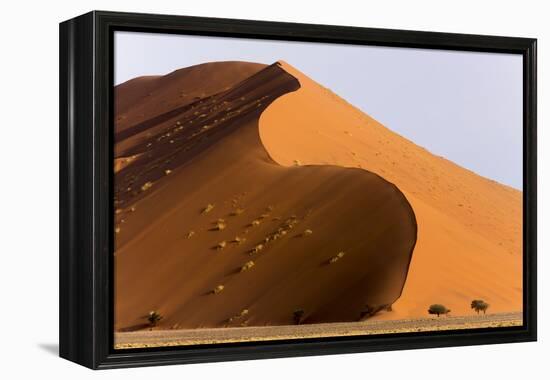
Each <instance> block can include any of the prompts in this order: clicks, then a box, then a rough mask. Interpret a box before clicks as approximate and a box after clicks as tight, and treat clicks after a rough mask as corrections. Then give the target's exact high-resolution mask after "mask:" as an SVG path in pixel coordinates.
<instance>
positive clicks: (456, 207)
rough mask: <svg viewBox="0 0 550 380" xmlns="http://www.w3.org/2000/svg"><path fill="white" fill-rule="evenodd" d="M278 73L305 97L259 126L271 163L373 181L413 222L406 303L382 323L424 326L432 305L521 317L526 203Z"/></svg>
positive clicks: (291, 98) (289, 100) (284, 101)
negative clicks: (486, 307) (402, 199)
mask: <svg viewBox="0 0 550 380" xmlns="http://www.w3.org/2000/svg"><path fill="white" fill-rule="evenodd" d="M280 64H281V66H282V68H283V69H284V70H286V71H287V72H288V73H290V74H292V75H293V76H294V77H296V78H297V79H298V80H299V81H300V85H301V87H300V89H299V90H297V91H295V92H292V93H289V94H286V95H284V96H282V97H280V98H278V99H277V100H275V101H274V103H273V104H272V105H271V106H270V107H269V108H268V109H267V110H266V111H265V112H264V113H263V114H262V116H261V118H260V136H261V139H262V143H263V145H264V146H265V147H266V149H267V151H268V153H269V155H270V157H271V158H272V159H273V160H274V161H276V162H277V163H279V164H281V165H284V166H287V167H289V166H292V165H293V164H294V162H296V160H298V161H299V162H301V163H302V164H304V165H318V164H333V165H340V166H346V167H354V168H363V169H366V170H368V171H370V172H373V173H377V174H379V175H380V176H382V177H384V178H385V179H386V180H388V181H390V182H392V183H394V184H395V185H396V186H397V187H398V188H399V189H400V190H401V191H402V192H403V193H404V194H405V195H406V197H407V199H408V201H409V202H410V203H411V205H412V207H413V210H414V212H415V214H416V218H417V222H418V242H417V245H416V248H415V251H414V255H413V259H412V263H411V267H410V271H409V276H408V279H407V282H406V285H405V288H404V292H403V295H402V297H401V298H400V299H399V300H398V302H397V303H396V304H395V305H394V306H393V312H391V313H385V314H384V315H381V316H380V317H378V318H402V317H417V316H426V315H427V308H428V306H429V305H430V304H433V303H442V304H444V305H446V306H447V307H448V308H450V309H451V310H452V313H453V314H455V315H459V314H469V313H472V310H470V307H469V305H470V301H471V300H472V299H477V298H482V299H484V300H486V301H487V302H488V303H490V305H491V306H490V310H491V311H492V312H501V311H517V310H521V308H522V227H521V226H522V193H521V192H520V191H517V190H515V189H512V188H510V187H507V186H504V185H501V184H499V183H496V182H494V181H491V180H489V179H487V178H483V177H481V176H479V175H477V174H475V173H473V172H471V171H469V170H466V169H464V168H462V167H460V166H458V165H455V164H454V163H452V162H450V161H448V160H446V159H445V158H443V157H438V156H435V155H433V154H431V153H430V152H428V151H427V150H425V149H423V148H422V147H420V146H417V145H415V144H414V143H413V142H411V141H409V140H407V139H405V138H403V137H401V136H400V135H398V134H396V133H394V132H392V131H391V130H389V129H388V128H386V127H384V126H383V125H381V124H380V123H378V122H377V121H376V120H374V119H373V118H371V117H370V116H368V115H366V114H365V113H363V112H361V111H360V110H358V109H357V108H355V107H353V106H352V105H351V104H349V103H347V102H346V101H345V100H343V99H342V98H340V97H339V96H337V95H336V94H334V93H333V92H331V91H330V90H329V89H327V88H324V87H322V86H321V85H319V84H318V83H316V82H314V81H313V80H312V79H310V78H308V77H307V76H306V75H304V74H303V73H301V72H299V71H298V70H297V69H295V68H293V67H292V66H291V65H289V64H287V63H285V62H281V63H280ZM395 112H399V110H398V109H396V110H395ZM444 127H445V126H442V128H444ZM488 159H493V158H491V157H488Z"/></svg>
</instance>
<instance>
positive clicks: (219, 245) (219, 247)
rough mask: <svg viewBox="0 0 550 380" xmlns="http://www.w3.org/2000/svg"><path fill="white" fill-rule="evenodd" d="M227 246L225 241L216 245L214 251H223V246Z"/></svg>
mask: <svg viewBox="0 0 550 380" xmlns="http://www.w3.org/2000/svg"><path fill="white" fill-rule="evenodd" d="M226 245H227V243H226V241H225V240H224V241H220V242H219V243H218V244H217V245H216V249H224V248H225V246H226Z"/></svg>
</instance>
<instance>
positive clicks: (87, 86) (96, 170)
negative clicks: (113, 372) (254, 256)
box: [59, 11, 537, 369]
mask: <svg viewBox="0 0 550 380" xmlns="http://www.w3.org/2000/svg"><path fill="white" fill-rule="evenodd" d="M119 30H120V31H141V32H162V33H175V34H190V35H207V36H223V37H246V38H255V39H277V40H291V41H311V42H331V43H339V44H359V45H380V46H392V47H415V48H425V49H446V50H463V51H482V52H502V53H515V54H521V55H522V56H523V173H524V177H523V205H524V214H523V227H524V230H523V242H524V246H523V248H524V250H523V254H524V260H523V290H524V299H523V313H524V315H523V321H524V323H523V326H521V327H510V328H497V329H475V330H463V331H451V332H448V331H438V332H429V333H407V334H395V335H385V336H368V337H361V336H359V337H338V338H315V339H300V340H287V341H269V342H252V343H228V344H214V345H200V346H189V347H173V348H154V349H132V350H115V349H114V348H113V258H112V256H113V255H112V251H113V220H112V215H113V206H112V199H113V198H112V194H113V188H112V184H113V176H112V162H113V149H112V147H113V139H112V131H113V117H112V115H113V106H112V103H113V102H112V99H113V34H114V32H115V31H119ZM536 46H537V41H536V39H531V38H512V37H497V36H482V35H465V34H449V33H432V32H417V31H403V30H385V29H370V28H358V27H343V26H327V25H308V24H294V23H281V22H265V21H245V20H230V19H217V18H202V17H186V16H167V15H151V14H136V13H118V12H105V11H93V12H90V13H87V14H84V15H82V16H79V17H76V18H73V19H71V20H68V21H65V22H62V23H61V24H60V57H59V58H60V68H59V75H60V99H59V105H60V107H59V112H60V157H59V159H60V183H59V185H60V198H59V201H60V210H59V213H60V236H59V239H60V257H59V259H60V263H59V265H60V279H59V280H60V291H59V304H60V321H59V331H60V335H59V341H60V356H61V357H63V358H66V359H68V360H71V361H73V362H76V363H79V364H81V365H84V366H86V367H89V368H93V369H103V368H119V367H134V366H151V365H163V364H182V363H199V362H212V361H228V360H242V359H261V358H276V357H288V356H305V355H325V354H342V353H352V352H366V351H385V350H403V349H417V348H430V347H446V346H463V345H479V344H494V343H511V342H527V341H535V340H536V337H537V288H536V286H537V281H536V280H537V272H536V268H537V266H536V265H537V263H536V262H537V257H536V251H537V249H536V241H537V239H536V234H537V224H536V223H537V215H536V213H537V177H536V175H537V166H536V165H537V158H536V157H537V156H536V149H537V145H536V126H537V104H536V96H537V81H536V70H537V67H536V65H537V62H536Z"/></svg>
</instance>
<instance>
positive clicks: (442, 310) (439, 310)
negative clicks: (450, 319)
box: [428, 304, 451, 317]
mask: <svg viewBox="0 0 550 380" xmlns="http://www.w3.org/2000/svg"><path fill="white" fill-rule="evenodd" d="M450 312H451V310H449V309H447V308H446V307H445V306H443V305H440V304H433V305H431V306H430V308H429V309H428V313H429V314H436V315H437V317H439V316H440V315H441V314H445V315H447V314H448V313H450Z"/></svg>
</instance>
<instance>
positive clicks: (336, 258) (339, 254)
mask: <svg viewBox="0 0 550 380" xmlns="http://www.w3.org/2000/svg"><path fill="white" fill-rule="evenodd" d="M345 254H346V252H344V251H340V252H338V254H337V255H336V256H334V257H333V258H331V259H330V261H329V263H330V264H334V263H335V262H337V261H338V260H340V259H341V258H342V257H344V256H345Z"/></svg>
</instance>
